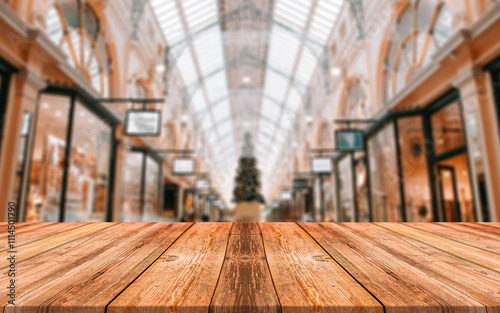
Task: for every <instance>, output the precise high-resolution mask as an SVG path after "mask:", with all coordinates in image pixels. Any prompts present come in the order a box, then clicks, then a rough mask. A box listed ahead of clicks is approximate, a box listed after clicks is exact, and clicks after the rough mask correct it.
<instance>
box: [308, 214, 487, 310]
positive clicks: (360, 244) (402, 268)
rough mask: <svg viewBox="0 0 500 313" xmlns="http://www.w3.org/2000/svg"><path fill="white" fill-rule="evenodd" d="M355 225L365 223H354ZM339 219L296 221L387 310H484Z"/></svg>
mask: <svg viewBox="0 0 500 313" xmlns="http://www.w3.org/2000/svg"><path fill="white" fill-rule="evenodd" d="M358 224H359V228H363V226H369V224H368V223H367V224H363V223H358ZM341 225H343V223H336V224H332V223H300V226H301V227H302V228H304V230H306V231H307V232H308V233H309V234H310V235H311V236H312V237H313V238H314V239H315V240H316V241H317V242H318V243H319V244H320V245H321V246H322V247H323V248H324V249H325V250H326V251H327V252H328V253H329V254H330V255H331V256H332V258H333V259H335V260H336V261H337V262H338V263H339V264H340V265H342V267H343V268H344V269H345V270H346V271H348V272H349V273H350V274H351V275H352V276H354V278H355V279H356V280H357V281H358V282H360V283H361V284H362V285H363V286H364V287H365V288H366V289H367V290H368V291H370V293H371V294H373V295H374V296H375V297H376V298H377V299H378V300H379V301H380V302H381V303H382V304H383V305H384V307H385V311H386V312H387V313H414V312H415V313H418V312H421V313H427V312H428V313H434V312H450V313H451V312H463V313H467V312H486V308H485V307H484V306H483V305H482V304H481V303H480V302H478V301H476V300H474V299H472V298H470V297H468V296H466V295H464V294H463V293H461V292H459V291H457V290H455V289H453V288H451V287H450V286H448V285H446V284H444V283H443V282H441V281H439V280H437V279H435V278H433V277H431V276H429V275H427V274H426V273H425V272H422V271H421V270H419V269H417V268H416V267H413V266H411V265H410V264H408V263H406V262H404V261H402V260H400V259H399V258H397V257H395V256H394V255H392V254H390V253H388V252H386V251H385V250H382V249H381V248H379V247H377V246H376V245H374V244H372V243H370V242H368V241H367V240H365V239H363V238H361V237H360V236H358V235H356V234H354V233H353V232H351V231H349V230H348V229H346V228H344V227H342V226H341Z"/></svg>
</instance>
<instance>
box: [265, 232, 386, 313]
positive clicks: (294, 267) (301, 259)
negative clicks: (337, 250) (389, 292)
mask: <svg viewBox="0 0 500 313" xmlns="http://www.w3.org/2000/svg"><path fill="white" fill-rule="evenodd" d="M259 225H260V227H261V230H262V235H263V238H264V247H265V251H266V255H267V260H268V264H269V268H270V271H271V275H272V278H273V281H274V285H275V287H276V291H277V293H278V298H279V300H280V303H281V307H282V312H297V313H304V312H324V313H327V312H383V311H384V309H383V307H382V305H381V304H380V303H379V302H378V301H377V300H376V299H375V298H373V297H372V296H371V295H370V294H369V293H368V292H367V291H366V290H365V289H364V288H363V287H362V286H361V285H360V284H358V282H356V281H355V280H354V279H353V278H352V277H351V276H350V275H349V274H348V273H347V272H345V271H344V270H343V269H342V267H340V266H339V265H338V264H337V263H336V262H334V261H333V260H332V259H331V258H330V257H329V256H328V255H327V254H326V253H325V251H324V250H323V249H322V248H321V247H320V246H318V245H317V244H316V242H315V241H314V240H313V239H312V238H311V237H310V236H309V235H308V234H307V233H306V232H305V231H304V230H302V229H301V228H300V227H299V226H298V225H297V224H291V223H260V224H259Z"/></svg>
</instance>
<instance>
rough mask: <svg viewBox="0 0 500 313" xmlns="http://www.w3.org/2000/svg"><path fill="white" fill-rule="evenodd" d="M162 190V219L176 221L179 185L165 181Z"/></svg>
mask: <svg viewBox="0 0 500 313" xmlns="http://www.w3.org/2000/svg"><path fill="white" fill-rule="evenodd" d="M164 186H165V187H164V188H163V190H164V192H163V217H164V218H166V219H168V220H170V221H176V220H177V207H178V206H179V191H180V189H179V185H177V184H175V183H173V182H169V181H165V185H164Z"/></svg>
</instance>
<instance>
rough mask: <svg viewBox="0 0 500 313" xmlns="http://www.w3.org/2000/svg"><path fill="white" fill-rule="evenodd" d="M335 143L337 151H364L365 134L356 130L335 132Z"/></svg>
mask: <svg viewBox="0 0 500 313" xmlns="http://www.w3.org/2000/svg"><path fill="white" fill-rule="evenodd" d="M335 143H336V145H337V150H339V151H358V150H364V149H365V134H364V132H363V131H362V130H358V129H347V130H337V131H335Z"/></svg>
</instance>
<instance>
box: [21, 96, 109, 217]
mask: <svg viewBox="0 0 500 313" xmlns="http://www.w3.org/2000/svg"><path fill="white" fill-rule="evenodd" d="M34 136H35V139H34V147H33V152H32V162H31V172H30V181H29V194H28V204H27V211H26V216H25V220H26V221H27V222H28V221H41V222H59V221H64V222H74V221H99V222H103V221H105V216H106V210H107V194H108V184H109V177H108V171H109V168H110V148H111V127H110V126H109V125H108V124H107V123H105V122H104V121H103V120H102V119H101V118H100V117H98V116H97V115H96V114H95V113H93V112H91V111H90V110H88V109H87V108H86V107H85V106H84V105H83V104H82V103H81V102H79V101H78V100H76V98H75V97H74V96H63V95H54V94H42V96H41V97H40V102H39V107H38V114H37V121H36V128H35V132H34Z"/></svg>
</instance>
